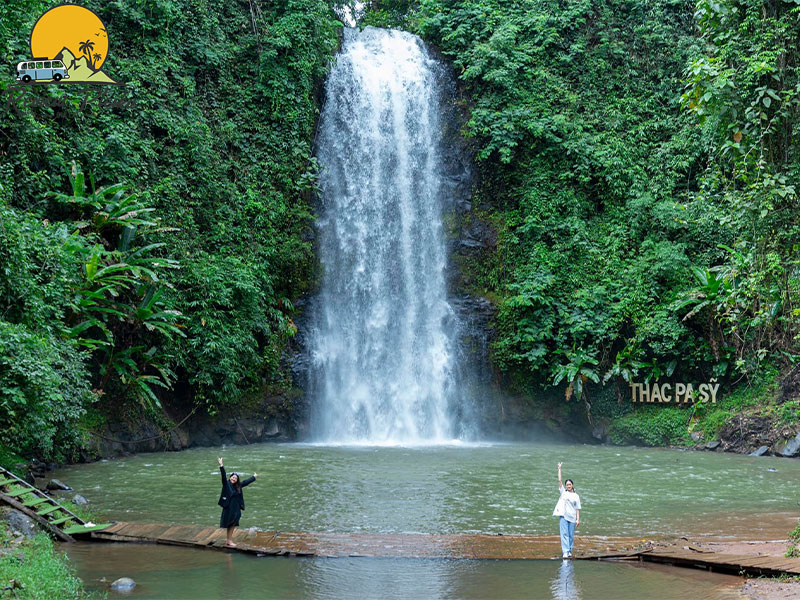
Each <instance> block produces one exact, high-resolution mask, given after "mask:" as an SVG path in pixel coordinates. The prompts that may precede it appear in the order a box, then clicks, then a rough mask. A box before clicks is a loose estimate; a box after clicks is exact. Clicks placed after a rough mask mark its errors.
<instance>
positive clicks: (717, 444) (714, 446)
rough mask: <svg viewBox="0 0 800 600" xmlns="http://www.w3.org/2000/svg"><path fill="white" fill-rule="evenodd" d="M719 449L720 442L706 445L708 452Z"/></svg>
mask: <svg viewBox="0 0 800 600" xmlns="http://www.w3.org/2000/svg"><path fill="white" fill-rule="evenodd" d="M718 447H719V442H718V441H717V440H714V441H713V442H707V443H706V450H716V449H717V448H718Z"/></svg>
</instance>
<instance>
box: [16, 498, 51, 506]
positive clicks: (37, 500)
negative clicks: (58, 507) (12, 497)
mask: <svg viewBox="0 0 800 600" xmlns="http://www.w3.org/2000/svg"><path fill="white" fill-rule="evenodd" d="M42 502H52V500H50V498H31V499H30V500H25V502H23V503H22V506H36V505H37V504H41V503H42Z"/></svg>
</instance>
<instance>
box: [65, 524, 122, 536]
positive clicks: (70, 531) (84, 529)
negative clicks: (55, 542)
mask: <svg viewBox="0 0 800 600" xmlns="http://www.w3.org/2000/svg"><path fill="white" fill-rule="evenodd" d="M110 525H111V523H101V524H99V525H72V526H71V527H67V528H66V529H64V533H66V534H67V535H75V534H76V533H88V532H89V531H99V530H101V529H105V528H106V527H108V526H110Z"/></svg>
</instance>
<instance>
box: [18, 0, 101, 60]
mask: <svg viewBox="0 0 800 600" xmlns="http://www.w3.org/2000/svg"><path fill="white" fill-rule="evenodd" d="M65 48H66V49H67V50H69V52H70V53H71V54H72V56H73V57H74V58H75V59H81V58H85V59H86V64H87V66H88V67H89V68H91V69H92V70H93V71H97V70H99V69H100V67H101V66H102V65H103V63H104V62H105V61H106V57H107V56H108V34H107V33H106V26H105V25H104V24H103V22H102V21H101V20H100V18H99V17H98V16H97V15H96V14H94V13H93V12H92V11H90V10H89V9H88V8H83V7H82V6H76V5H74V4H62V5H60V6H56V7H55V8H51V9H50V10H48V11H47V12H46V13H44V14H43V15H42V16H41V17H39V20H38V21H36V25H34V26H33V31H32V32H31V52H32V53H33V56H32V58H49V59H53V58H55V57H56V56H57V55H58V54H59V53H60V52H61V51H62V50H63V49H65ZM67 66H68V67H69V65H67Z"/></svg>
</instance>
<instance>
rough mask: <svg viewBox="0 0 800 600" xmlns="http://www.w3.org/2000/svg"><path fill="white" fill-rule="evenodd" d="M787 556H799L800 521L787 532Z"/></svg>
mask: <svg viewBox="0 0 800 600" xmlns="http://www.w3.org/2000/svg"><path fill="white" fill-rule="evenodd" d="M786 557H787V558H800V521H798V522H797V525H796V526H795V528H794V529H792V530H791V531H790V532H789V548H788V549H787V550H786Z"/></svg>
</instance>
